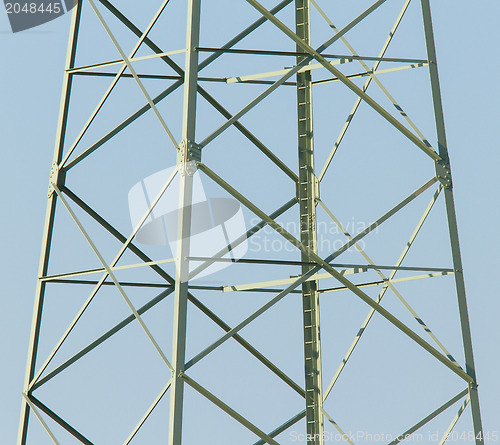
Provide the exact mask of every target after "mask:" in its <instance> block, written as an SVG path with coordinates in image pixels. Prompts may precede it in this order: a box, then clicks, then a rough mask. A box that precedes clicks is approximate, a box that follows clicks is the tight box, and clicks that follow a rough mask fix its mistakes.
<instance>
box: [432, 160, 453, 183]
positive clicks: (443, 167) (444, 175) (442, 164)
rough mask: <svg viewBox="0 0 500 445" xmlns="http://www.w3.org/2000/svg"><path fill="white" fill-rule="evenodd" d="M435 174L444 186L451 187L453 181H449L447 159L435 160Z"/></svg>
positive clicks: (449, 171) (449, 174)
mask: <svg viewBox="0 0 500 445" xmlns="http://www.w3.org/2000/svg"><path fill="white" fill-rule="evenodd" d="M436 175H437V178H438V180H439V182H440V183H441V184H443V187H444V188H447V189H451V188H452V187H453V183H452V181H451V169H450V163H449V161H448V159H441V160H439V161H436Z"/></svg>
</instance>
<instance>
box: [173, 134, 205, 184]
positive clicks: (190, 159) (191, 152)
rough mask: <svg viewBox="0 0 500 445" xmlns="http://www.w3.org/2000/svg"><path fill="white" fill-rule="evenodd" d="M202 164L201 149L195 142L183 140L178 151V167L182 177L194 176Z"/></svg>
mask: <svg viewBox="0 0 500 445" xmlns="http://www.w3.org/2000/svg"><path fill="white" fill-rule="evenodd" d="M198 162H201V147H200V146H199V145H198V144H196V143H195V142H193V141H190V140H186V139H183V140H182V141H181V143H180V144H179V150H178V151H177V167H178V169H179V172H180V174H181V175H188V176H193V175H194V174H195V172H196V170H197V169H198Z"/></svg>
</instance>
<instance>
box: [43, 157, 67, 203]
mask: <svg viewBox="0 0 500 445" xmlns="http://www.w3.org/2000/svg"><path fill="white" fill-rule="evenodd" d="M64 177H65V172H64V170H60V169H59V164H58V163H57V162H54V163H53V164H52V166H51V167H50V179H49V191H48V192H47V198H49V199H50V197H51V196H52V195H53V194H54V193H55V190H54V185H57V186H58V187H59V186H61V185H63V184H64Z"/></svg>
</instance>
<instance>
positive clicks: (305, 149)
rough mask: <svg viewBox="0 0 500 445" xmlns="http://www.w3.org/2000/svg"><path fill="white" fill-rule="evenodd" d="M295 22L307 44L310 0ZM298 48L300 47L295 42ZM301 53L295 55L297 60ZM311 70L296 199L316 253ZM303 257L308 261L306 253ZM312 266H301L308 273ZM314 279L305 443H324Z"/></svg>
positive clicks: (308, 290)
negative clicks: (297, 55)
mask: <svg viewBox="0 0 500 445" xmlns="http://www.w3.org/2000/svg"><path fill="white" fill-rule="evenodd" d="M295 24H296V33H297V35H298V36H299V38H300V39H301V40H302V41H304V42H305V43H307V44H308V45H309V44H310V33H311V30H310V10H309V0H295ZM297 51H298V52H302V51H303V49H302V48H300V47H299V46H297ZM303 59H304V57H303V56H299V57H297V63H300V62H302V60H303ZM312 114H313V110H312V82H311V71H306V72H303V73H298V74H297V119H298V120H297V125H298V148H299V184H298V199H299V206H300V240H301V241H302V243H303V244H304V245H305V246H307V248H308V249H309V250H310V252H312V253H317V251H318V246H317V233H316V198H317V196H318V181H317V178H316V175H315V174H314V140H313V115H312ZM302 261H304V262H310V261H311V259H310V258H309V256H308V255H307V254H306V253H302ZM311 267H312V266H310V265H308V266H305V265H304V266H302V273H303V274H305V273H307V272H308V271H309V270H310V269H311ZM317 288H318V285H317V282H316V281H307V282H305V283H304V284H302V305H303V323H304V370H305V390H306V422H307V429H306V431H307V437H308V439H307V443H308V444H323V412H322V408H323V394H322V388H321V347H320V332H319V329H320V326H319V325H320V321H319V294H318V292H317Z"/></svg>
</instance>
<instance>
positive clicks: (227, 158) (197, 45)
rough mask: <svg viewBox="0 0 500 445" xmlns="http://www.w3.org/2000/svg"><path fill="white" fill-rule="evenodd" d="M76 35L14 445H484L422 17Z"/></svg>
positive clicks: (398, 6) (221, 0)
mask: <svg viewBox="0 0 500 445" xmlns="http://www.w3.org/2000/svg"><path fill="white" fill-rule="evenodd" d="M73 11H74V13H73V18H72V24H71V31H70V39H69V48H68V56H67V64H66V71H65V74H64V83H63V94H62V101H61V111H60V116H59V124H58V128H57V138H56V145H55V154H54V161H53V164H52V169H51V174H50V185H49V190H48V206H47V217H46V222H45V229H44V239H43V248H42V254H41V263H40V269H39V276H38V284H37V293H36V300H35V310H34V318H33V327H32V334H31V340H30V341H31V343H30V351H29V357H28V366H27V374H26V384H25V388H24V392H23V408H22V415H21V423H20V432H19V442H18V443H19V444H27V443H36V444H37V445H43V444H45V443H62V444H73V443H84V444H106V445H109V444H128V443H132V444H151V443H155V444H156V443H158V444H160V443H169V444H171V445H172V444H175V445H178V444H180V443H181V438H182V443H183V444H195V443H207V444H215V443H217V444H245V443H248V444H252V443H255V444H264V443H269V444H277V443H281V444H288V443H295V442H299V443H300V442H302V443H305V442H307V443H309V444H322V443H325V442H328V441H336V442H339V443H342V442H347V443H349V444H351V445H352V444H354V443H355V444H364V443H372V442H373V441H377V442H383V443H387V444H391V445H395V444H397V443H399V442H406V441H412V440H413V441H415V440H420V441H421V442H423V443H434V442H435V443H443V442H444V441H445V440H446V438H447V436H448V434H449V433H450V432H451V431H452V430H453V429H454V428H455V432H457V433H460V434H462V435H463V434H467V435H468V436H467V440H468V441H470V440H475V442H476V443H477V444H479V443H482V442H483V440H482V436H481V434H482V429H481V420H480V413H479V401H478V396H477V389H476V388H477V385H476V381H475V371H474V361H473V355H472V344H471V339H470V331H469V321H468V315H467V305H466V299H465V287H464V279H463V272H462V265H461V259H460V250H459V244H458V233H457V224H456V218H455V210H454V203H453V190H452V181H451V173H450V164H449V158H448V151H447V144H446V137H445V132H444V119H443V111H442V105H441V96H440V88H439V79H438V71H437V64H436V54H435V45H434V37H433V32H432V23H431V15H430V5H429V0H421V1H420V0H418V1H417V0H379V1H376V2H374V3H373V2H372V1H364V0H360V1H356V2H333V1H329V0H284V1H281V2H278V1H277V0H269V1H264V0H261V1H260V2H258V1H256V0H204V1H203V2H200V1H199V0H185V1H181V0H170V1H169V0H166V1H163V2H161V1H156V2H153V1H148V2H130V1H124V0H122V1H118V0H116V1H108V0H83V1H82V2H80V3H79V4H78V5H77V7H75V8H74V10H73ZM221 240H222V241H221ZM464 413H466V414H467V415H462V414H464ZM28 433H29V434H28ZM370 435H371V436H370ZM374 435H375V436H374ZM377 435H378V436H377ZM415 435H421V436H415ZM471 435H472V436H471ZM415 437H416V438H417V439H415ZM420 438H422V439H420Z"/></svg>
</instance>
